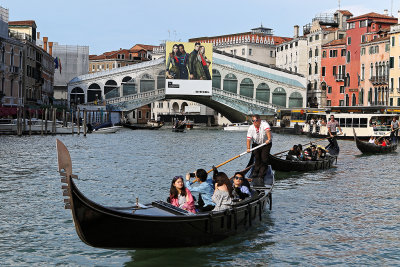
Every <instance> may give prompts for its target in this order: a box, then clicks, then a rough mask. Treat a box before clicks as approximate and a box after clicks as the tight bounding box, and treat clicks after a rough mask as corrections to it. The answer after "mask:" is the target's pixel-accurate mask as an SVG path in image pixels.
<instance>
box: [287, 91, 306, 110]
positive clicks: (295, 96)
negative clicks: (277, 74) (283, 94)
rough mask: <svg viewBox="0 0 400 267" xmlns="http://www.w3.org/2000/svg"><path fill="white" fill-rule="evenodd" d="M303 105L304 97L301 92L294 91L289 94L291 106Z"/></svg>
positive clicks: (298, 106)
mask: <svg viewBox="0 0 400 267" xmlns="http://www.w3.org/2000/svg"><path fill="white" fill-rule="evenodd" d="M302 106H303V97H302V96H301V94H300V93H299V92H293V93H291V94H290V96H289V108H300V107H302Z"/></svg>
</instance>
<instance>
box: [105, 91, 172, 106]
mask: <svg viewBox="0 0 400 267" xmlns="http://www.w3.org/2000/svg"><path fill="white" fill-rule="evenodd" d="M159 95H165V89H157V90H154V91H149V92H143V93H138V94H134V95H127V96H123V97H116V98H112V99H107V100H106V104H117V103H121V102H125V101H131V100H137V99H142V98H147V97H152V96H153V97H154V96H159Z"/></svg>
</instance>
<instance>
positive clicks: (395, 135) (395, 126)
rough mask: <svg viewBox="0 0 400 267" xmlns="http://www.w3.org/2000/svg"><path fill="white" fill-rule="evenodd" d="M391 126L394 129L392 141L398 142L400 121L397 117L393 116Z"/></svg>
mask: <svg viewBox="0 0 400 267" xmlns="http://www.w3.org/2000/svg"><path fill="white" fill-rule="evenodd" d="M390 128H391V129H392V133H391V137H392V143H394V142H397V138H399V121H398V120H396V117H393V119H392V121H391V122H390Z"/></svg>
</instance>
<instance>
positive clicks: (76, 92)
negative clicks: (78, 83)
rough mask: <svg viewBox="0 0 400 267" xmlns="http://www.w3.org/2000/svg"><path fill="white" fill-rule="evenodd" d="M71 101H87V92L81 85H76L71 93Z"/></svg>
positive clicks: (78, 102) (79, 102) (80, 102)
mask: <svg viewBox="0 0 400 267" xmlns="http://www.w3.org/2000/svg"><path fill="white" fill-rule="evenodd" d="M69 99H70V103H74V104H83V103H84V102H85V93H84V92H83V89H82V88H80V87H75V88H74V89H72V90H71V93H70V94H69Z"/></svg>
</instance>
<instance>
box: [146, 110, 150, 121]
mask: <svg viewBox="0 0 400 267" xmlns="http://www.w3.org/2000/svg"><path fill="white" fill-rule="evenodd" d="M146 119H150V111H146Z"/></svg>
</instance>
